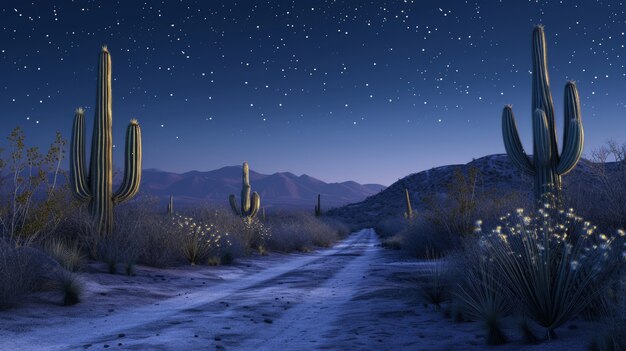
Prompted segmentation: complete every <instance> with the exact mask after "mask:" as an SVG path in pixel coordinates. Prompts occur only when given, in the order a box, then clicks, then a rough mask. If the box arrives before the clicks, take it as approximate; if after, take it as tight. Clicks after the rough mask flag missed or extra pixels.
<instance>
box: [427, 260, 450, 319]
mask: <svg viewBox="0 0 626 351" xmlns="http://www.w3.org/2000/svg"><path fill="white" fill-rule="evenodd" d="M425 268H426V269H425V273H426V274H425V276H424V279H423V281H422V282H421V284H420V293H421V296H422V298H423V300H424V303H426V304H430V305H433V306H434V308H435V310H436V311H440V310H441V305H442V303H444V302H446V301H448V300H449V299H450V285H449V284H448V281H447V279H446V278H447V277H446V274H447V267H446V262H444V260H442V259H441V258H440V257H437V256H435V255H432V254H431V255H430V256H428V258H427V259H426V264H425Z"/></svg>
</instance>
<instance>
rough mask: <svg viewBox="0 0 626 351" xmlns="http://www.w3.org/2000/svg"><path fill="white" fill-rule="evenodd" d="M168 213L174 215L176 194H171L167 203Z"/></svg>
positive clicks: (169, 215)
mask: <svg viewBox="0 0 626 351" xmlns="http://www.w3.org/2000/svg"><path fill="white" fill-rule="evenodd" d="M167 215H168V217H172V216H173V215H174V195H170V201H169V202H168V203H167Z"/></svg>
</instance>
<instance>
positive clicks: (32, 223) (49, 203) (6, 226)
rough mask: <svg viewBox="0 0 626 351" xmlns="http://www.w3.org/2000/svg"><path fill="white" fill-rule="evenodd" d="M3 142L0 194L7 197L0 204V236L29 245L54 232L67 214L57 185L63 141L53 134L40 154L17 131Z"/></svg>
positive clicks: (63, 195)
mask: <svg viewBox="0 0 626 351" xmlns="http://www.w3.org/2000/svg"><path fill="white" fill-rule="evenodd" d="M7 139H8V141H9V148H8V149H9V155H8V157H7V158H3V157H2V156H3V155H2V154H1V152H2V149H0V174H2V175H3V177H0V191H2V192H3V193H5V194H6V195H7V196H3V200H2V201H0V234H1V235H2V236H3V237H5V238H8V239H9V240H11V241H12V242H15V243H18V244H20V245H30V244H31V243H33V242H35V241H37V240H38V239H39V238H40V237H46V236H48V235H49V234H50V233H52V232H54V230H55V228H56V226H58V225H59V223H60V222H61V220H62V218H63V217H64V216H65V215H66V214H67V212H68V206H67V202H68V199H69V191H67V186H64V187H61V186H59V185H58V183H59V182H58V180H59V177H61V176H62V172H61V171H60V165H61V160H62V159H63V155H64V147H65V140H63V138H62V137H61V135H60V133H58V132H57V134H56V138H55V140H54V141H53V142H52V144H51V145H50V148H49V149H48V151H47V152H46V153H42V152H40V150H39V148H37V147H28V146H27V145H26V143H25V135H24V132H23V131H22V129H21V128H19V127H16V128H14V129H13V131H12V132H11V134H10V135H9V137H8V138H7ZM5 174H6V175H7V176H6V177H5V176H4V175H5Z"/></svg>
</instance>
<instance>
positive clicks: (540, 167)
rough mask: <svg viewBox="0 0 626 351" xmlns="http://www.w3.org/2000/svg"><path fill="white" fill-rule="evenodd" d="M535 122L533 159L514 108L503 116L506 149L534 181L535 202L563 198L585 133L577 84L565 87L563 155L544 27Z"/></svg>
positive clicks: (536, 69)
mask: <svg viewBox="0 0 626 351" xmlns="http://www.w3.org/2000/svg"><path fill="white" fill-rule="evenodd" d="M532 59H533V78H532V114H533V115H532V121H533V157H532V160H531V159H530V158H529V157H528V156H527V155H526V153H525V152H524V148H523V147H522V143H521V141H520V138H519V135H518V132H517V125H516V123H515V117H514V116H513V110H512V108H511V106H510V105H507V106H505V107H504V111H503V112H502V135H503V138H504V147H505V148H506V152H507V154H508V155H509V158H510V159H511V160H512V161H513V163H514V164H515V165H516V166H517V167H518V168H519V169H520V170H521V171H522V172H524V173H526V174H528V175H531V176H533V177H534V190H535V199H536V200H537V201H541V200H543V197H544V195H545V194H547V193H554V194H555V195H556V196H557V199H558V196H559V193H560V190H561V176H563V175H564V174H567V173H568V172H569V171H571V170H572V169H573V168H574V167H575V166H576V164H577V163H578V160H580V156H581V155H582V151H583V143H584V133H583V126H582V122H581V117H580V102H579V98H578V90H577V89H576V85H575V84H574V82H573V81H570V82H567V84H566V85H565V97H564V104H565V107H564V109H565V110H564V116H565V124H564V131H563V150H562V152H561V154H560V155H559V150H558V146H557V137H556V126H555V123H554V105H553V103H552V94H551V92H550V80H549V78H548V64H547V57H546V39H545V34H544V31H543V26H541V25H539V26H536V27H535V29H534V30H533V36H532Z"/></svg>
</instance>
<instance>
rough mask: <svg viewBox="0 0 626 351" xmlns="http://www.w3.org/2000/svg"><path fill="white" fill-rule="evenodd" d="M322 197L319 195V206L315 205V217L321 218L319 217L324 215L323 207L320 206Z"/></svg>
mask: <svg viewBox="0 0 626 351" xmlns="http://www.w3.org/2000/svg"><path fill="white" fill-rule="evenodd" d="M320 197H321V195H320V194H317V205H315V216H316V217H319V216H321V215H322V206H321V204H320V202H321V201H320Z"/></svg>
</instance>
